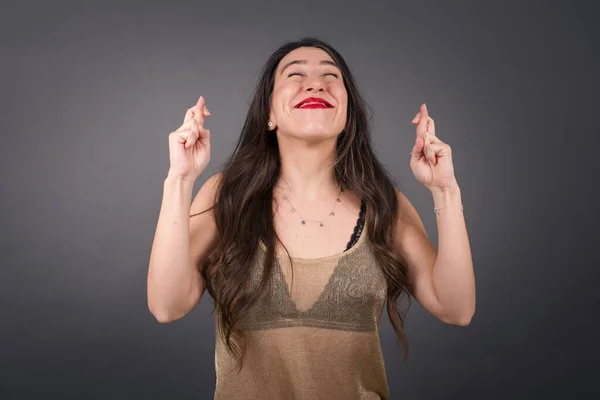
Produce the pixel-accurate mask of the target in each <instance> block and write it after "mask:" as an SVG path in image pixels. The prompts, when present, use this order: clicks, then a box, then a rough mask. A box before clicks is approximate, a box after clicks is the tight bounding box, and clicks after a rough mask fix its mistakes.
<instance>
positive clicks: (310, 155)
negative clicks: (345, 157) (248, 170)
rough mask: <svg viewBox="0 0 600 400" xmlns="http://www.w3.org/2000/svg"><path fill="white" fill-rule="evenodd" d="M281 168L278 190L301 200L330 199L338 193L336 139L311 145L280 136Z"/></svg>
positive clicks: (318, 200)
mask: <svg viewBox="0 0 600 400" xmlns="http://www.w3.org/2000/svg"><path fill="white" fill-rule="evenodd" d="M278 142H279V154H280V160H281V170H280V175H279V179H278V180H277V187H278V190H281V192H282V193H285V194H286V195H287V196H288V198H291V199H295V200H296V201H299V202H302V203H304V202H309V203H312V202H321V201H323V202H327V203H329V202H331V200H332V199H333V198H335V197H336V196H337V195H338V193H339V189H340V188H339V185H338V184H337V183H336V181H335V179H334V173H333V161H334V159H335V145H336V139H334V140H333V141H327V142H323V141H322V142H320V143H319V144H310V143H307V142H306V141H302V140H293V139H290V138H282V137H280V136H278Z"/></svg>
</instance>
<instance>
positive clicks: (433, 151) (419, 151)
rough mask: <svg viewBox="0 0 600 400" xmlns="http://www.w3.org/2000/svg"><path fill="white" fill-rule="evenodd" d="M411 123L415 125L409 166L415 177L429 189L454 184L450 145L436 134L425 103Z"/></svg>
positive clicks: (443, 187) (444, 187)
mask: <svg viewBox="0 0 600 400" xmlns="http://www.w3.org/2000/svg"><path fill="white" fill-rule="evenodd" d="M411 124H413V125H416V126H417V137H416V140H415V145H414V146H413V148H412V151H411V153H410V168H411V170H412V172H413V174H414V175H415V178H417V180H418V181H419V182H421V183H422V184H423V185H425V186H426V187H427V188H428V189H429V190H435V189H446V188H449V187H450V186H452V185H455V184H456V177H455V176H454V166H453V164H452V152H451V149H450V146H449V145H447V144H446V143H444V142H442V141H441V140H440V139H439V138H438V137H437V136H436V134H435V124H434V121H433V118H431V117H430V116H429V113H428V111H427V106H426V105H425V104H422V105H421V109H420V110H419V112H418V113H417V115H416V116H415V118H414V119H413V120H412V122H411Z"/></svg>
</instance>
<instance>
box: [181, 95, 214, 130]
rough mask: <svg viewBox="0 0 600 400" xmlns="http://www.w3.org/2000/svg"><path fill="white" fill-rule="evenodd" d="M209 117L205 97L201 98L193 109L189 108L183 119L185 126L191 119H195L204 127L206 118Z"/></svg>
mask: <svg viewBox="0 0 600 400" xmlns="http://www.w3.org/2000/svg"><path fill="white" fill-rule="evenodd" d="M209 116H210V111H208V108H206V100H205V99H204V96H200V97H199V98H198V101H197V102H196V104H195V105H194V106H193V107H191V108H188V110H187V112H186V113H185V117H184V118H183V124H185V123H186V122H188V121H189V120H190V119H191V118H194V119H195V120H196V122H198V125H200V126H204V117H209Z"/></svg>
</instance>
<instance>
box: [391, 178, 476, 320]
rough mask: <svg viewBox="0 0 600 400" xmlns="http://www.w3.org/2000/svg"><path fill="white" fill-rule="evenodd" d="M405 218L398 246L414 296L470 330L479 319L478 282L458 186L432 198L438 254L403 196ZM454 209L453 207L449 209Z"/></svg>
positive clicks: (401, 204) (438, 315) (401, 205)
mask: <svg viewBox="0 0 600 400" xmlns="http://www.w3.org/2000/svg"><path fill="white" fill-rule="evenodd" d="M397 194H398V199H399V208H400V212H401V218H400V223H399V224H398V226H397V227H396V243H397V245H398V246H399V247H400V248H401V250H402V253H403V254H404V256H405V258H406V261H407V264H408V274H409V277H410V282H411V288H410V290H411V293H412V295H413V296H414V297H415V299H416V300H417V301H418V302H419V303H420V304H421V305H422V306H423V307H424V308H425V309H426V310H427V311H428V312H429V313H431V314H432V315H433V316H435V317H436V318H438V319H440V320H441V321H443V322H445V323H448V324H452V325H457V326H466V325H468V324H469V323H470V321H471V318H472V317H473V315H474V313H475V277H474V273H473V261H472V257H471V248H470V245H469V238H468V235H467V228H466V224H465V219H464V216H463V212H462V210H461V208H460V207H454V206H456V205H459V204H462V203H461V194H460V189H459V187H458V185H456V186H455V187H452V188H448V190H443V191H439V192H432V195H433V202H434V206H435V207H436V208H439V209H441V210H440V211H438V212H437V213H436V219H437V228H438V249H437V250H436V249H435V247H434V245H433V243H432V242H431V240H430V239H429V237H428V236H427V232H426V231H425V227H424V225H423V222H422V221H421V218H420V217H419V215H418V213H417V211H416V210H415V208H414V207H413V205H412V204H411V203H410V201H409V200H408V199H407V198H406V196H404V194H402V193H401V192H400V191H397ZM448 206H450V207H448Z"/></svg>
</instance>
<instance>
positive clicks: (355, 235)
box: [344, 199, 367, 251]
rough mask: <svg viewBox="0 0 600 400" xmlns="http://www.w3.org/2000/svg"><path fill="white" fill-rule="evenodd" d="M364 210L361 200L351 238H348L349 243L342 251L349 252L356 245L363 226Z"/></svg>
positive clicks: (365, 207) (365, 208)
mask: <svg viewBox="0 0 600 400" xmlns="http://www.w3.org/2000/svg"><path fill="white" fill-rule="evenodd" d="M366 210H367V205H366V204H365V201H364V199H363V200H361V202H360V213H359V215H358V220H357V221H356V225H355V226H354V232H353V233H352V236H351V237H350V241H349V242H348V245H347V246H346V250H344V251H348V250H350V249H351V248H352V246H354V245H355V244H356V242H357V241H358V238H360V234H361V233H362V230H363V228H364V226H365V213H366Z"/></svg>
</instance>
